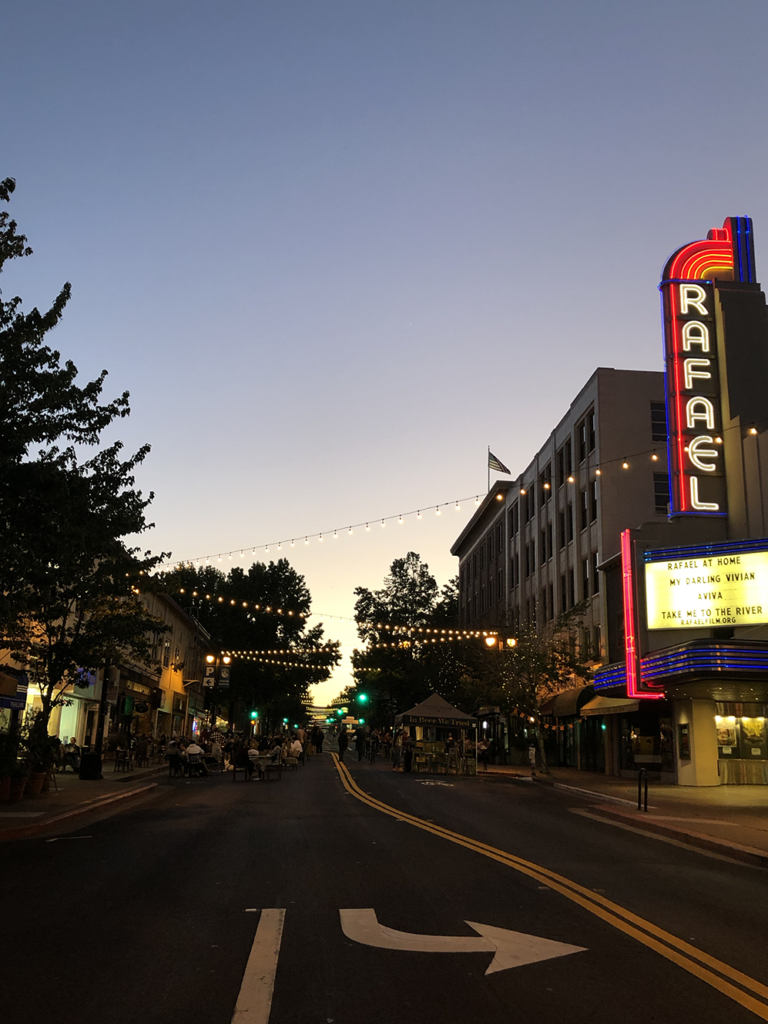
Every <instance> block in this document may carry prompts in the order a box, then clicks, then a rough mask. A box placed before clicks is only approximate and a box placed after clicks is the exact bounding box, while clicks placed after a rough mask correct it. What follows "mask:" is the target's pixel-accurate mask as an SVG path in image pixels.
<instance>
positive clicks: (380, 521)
mask: <svg viewBox="0 0 768 1024" xmlns="http://www.w3.org/2000/svg"><path fill="white" fill-rule="evenodd" d="M482 498H483V495H482V494H473V495H470V497H468V498H459V499H457V500H456V501H442V502H440V503H439V504H437V505H423V506H422V507H421V508H417V509H414V510H412V511H410V512H401V513H400V514H399V515H396V516H374V517H373V518H371V519H369V520H367V521H366V522H361V523H352V525H351V526H344V527H337V528H336V529H333V530H323V531H322V532H321V533H307V534H305V535H304V538H303V543H304V545H305V546H306V545H307V544H309V542H310V541H313V540H315V541H317V542H318V543H322V542H324V540H325V539H326V538H330V539H332V540H338V539H339V537H341V536H343V535H344V534H346V535H347V536H351V535H352V534H353V533H354V531H355V530H364V531H365V532H366V533H370V532H371V526H372V525H373V526H374V527H376V526H379V527H380V528H384V527H386V525H387V523H392V522H397V524H398V525H399V526H402V524H403V523H404V521H405V520H406V519H410V518H411V517H415V518H416V519H417V520H420V519H423V518H424V515H426V514H427V513H428V512H433V511H434V513H435V515H438V516H439V515H442V512H443V509H444V508H453V509H455V511H456V512H461V505H462V502H467V501H474V503H475V505H479V504H480V502H481V500H482ZM422 513H423V514H422ZM297 543H299V544H301V543H302V537H301V535H299V536H298V537H292V538H290V540H288V539H283V540H277V541H270V542H269V543H268V544H247V545H246V546H245V547H243V548H240V549H239V551H238V549H237V548H234V549H233V550H232V551H217V552H216V554H213V555H198V556H197V557H196V558H183V559H181V561H174V560H169V561H168V562H166V563H164V564H166V565H170V566H173V567H174V568H177V569H181V568H184V567H187V568H191V567H193V566H195V567H198V566H201V565H212V564H213V562H222V561H224V559H225V558H226V559H227V560H228V561H232V560H233V559H234V558H236V557H239V558H245V556H246V552H247V551H248V549H249V548H250V551H251V554H252V555H256V554H257V553H258V552H260V551H262V550H263V551H264V553H265V554H269V552H270V549H271V548H274V549H275V550H276V551H282V549H283V548H284V547H286V548H289V549H290V548H294V547H295V546H296V544H297Z"/></svg>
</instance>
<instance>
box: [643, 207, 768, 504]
mask: <svg viewBox="0 0 768 1024" xmlns="http://www.w3.org/2000/svg"><path fill="white" fill-rule="evenodd" d="M718 279H720V280H728V281H733V280H736V281H747V282H752V283H754V281H755V255H754V243H753V237H752V221H751V219H750V218H749V217H728V218H726V220H725V222H724V224H723V226H722V228H713V229H712V230H711V231H710V232H709V234H708V235H707V238H706V240H704V241H699V242H691V243H689V244H688V245H684V246H683V247H682V248H681V249H678V250H677V251H676V252H674V253H673V254H672V255H671V256H670V257H669V259H668V260H667V263H666V266H665V267H664V274H663V278H662V282H661V284H660V285H659V288H660V290H661V294H662V309H663V320H664V347H665V360H666V365H665V371H666V388H667V423H668V430H669V440H668V445H667V451H668V459H669V477H670V504H671V514H672V515H708V516H712V515H714V516H722V515H725V514H726V508H725V476H724V466H723V449H722V444H723V438H722V425H721V410H720V374H719V369H718V341H720V339H719V336H718V332H719V328H718V318H717V307H718V298H717V280H718Z"/></svg>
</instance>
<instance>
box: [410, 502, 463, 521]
mask: <svg viewBox="0 0 768 1024" xmlns="http://www.w3.org/2000/svg"><path fill="white" fill-rule="evenodd" d="M456 511H457V512H461V505H460V504H459V503H458V501H457V502H456ZM400 522H401V523H402V519H401V520H400Z"/></svg>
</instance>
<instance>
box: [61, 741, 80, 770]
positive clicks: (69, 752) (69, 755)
mask: <svg viewBox="0 0 768 1024" xmlns="http://www.w3.org/2000/svg"><path fill="white" fill-rule="evenodd" d="M67 765H71V766H72V771H73V772H79V771H80V747H78V745H77V743H76V742H75V737H74V736H70V737H69V743H66V744H65V745H64V767H63V768H62V769H61V770H62V772H65V771H66V770H67Z"/></svg>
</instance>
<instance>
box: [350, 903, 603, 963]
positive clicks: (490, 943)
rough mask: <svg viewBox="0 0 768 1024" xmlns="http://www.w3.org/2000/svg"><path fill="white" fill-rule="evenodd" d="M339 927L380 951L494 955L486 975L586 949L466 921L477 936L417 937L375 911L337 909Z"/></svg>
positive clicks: (353, 938)
mask: <svg viewBox="0 0 768 1024" xmlns="http://www.w3.org/2000/svg"><path fill="white" fill-rule="evenodd" d="M339 915H340V917H341V928H342V931H343V932H344V934H345V935H346V936H347V938H348V939H352V941H353V942H360V943H362V945H364V946H377V947H378V948H379V949H400V950H410V951H412V952H418V953H480V952H489V953H494V954H495V955H494V958H493V960H492V961H491V963H490V966H489V967H488V970H487V971H486V972H485V973H486V974H494V973H495V972H496V971H506V970H509V968H510V967H522V966H523V964H535V963H537V962H538V961H539V960H551V959H553V958H554V957H558V956H568V955H569V954H570V953H584V952H586V947H585V946H569V945H568V944H567V943H565V942H555V941H554V940H553V939H542V938H539V936H538V935H526V934H525V933H524V932H512V931H509V929H507V928H493V927H492V926H491V925H488V924H478V923H477V922H475V921H466V922H465V923H466V924H468V925H469V927H470V928H474V930H475V931H476V932H478V933H479V935H480V938H475V937H474V936H472V935H418V934H415V933H413V932H398V931H395V930H394V928H385V927H384V925H381V924H379V922H378V919H377V918H376V911H375V910H340V911H339Z"/></svg>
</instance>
